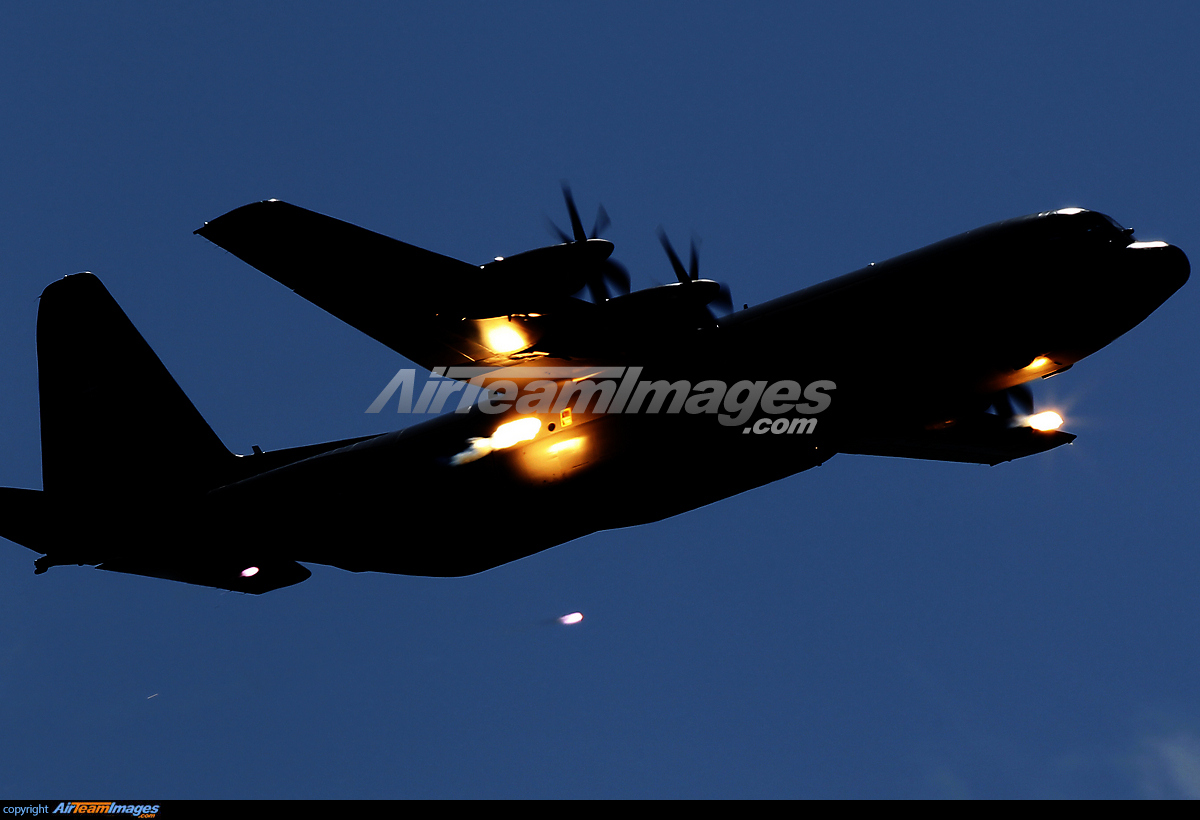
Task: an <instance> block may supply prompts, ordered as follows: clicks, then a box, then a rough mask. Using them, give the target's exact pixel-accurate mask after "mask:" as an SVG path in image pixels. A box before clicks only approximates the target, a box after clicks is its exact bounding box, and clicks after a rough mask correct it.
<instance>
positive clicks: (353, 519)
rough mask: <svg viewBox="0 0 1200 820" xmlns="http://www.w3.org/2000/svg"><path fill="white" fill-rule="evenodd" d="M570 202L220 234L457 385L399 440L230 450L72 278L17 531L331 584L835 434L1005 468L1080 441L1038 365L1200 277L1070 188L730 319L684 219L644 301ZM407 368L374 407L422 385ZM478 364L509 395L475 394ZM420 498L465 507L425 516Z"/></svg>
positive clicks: (74, 545)
mask: <svg viewBox="0 0 1200 820" xmlns="http://www.w3.org/2000/svg"><path fill="white" fill-rule="evenodd" d="M564 195H565V197H566V201H567V209H568V213H569V216H570V221H571V232H570V233H567V232H565V231H562V230H560V229H558V228H557V227H555V228H554V230H555V231H556V233H557V234H558V235H559V238H560V239H561V240H562V242H561V243H560V244H556V245H552V246H548V247H544V248H538V249H536V250H531V251H528V252H525V253H521V254H518V255H516V256H511V257H507V258H497V259H495V260H494V261H491V262H488V263H487V264H484V265H472V264H469V263H466V262H461V261H458V260H456V259H452V258H449V257H446V256H442V255H440V254H436V253H433V252H431V251H427V250H422V249H420V248H416V247H413V246H411V245H407V244H405V243H403V242H399V241H397V240H394V239H390V238H388V237H386V236H382V235H380V234H377V233H373V232H371V231H368V230H366V229H363V228H359V227H356V226H354V225H350V224H348V223H345V222H341V221H339V220H336V219H333V218H330V217H327V216H322V215H320V214H317V213H314V212H312V211H307V210H304V209H302V208H298V207H296V206H294V205H289V204H287V203H284V202H279V201H276V200H269V201H266V202H257V203H253V204H250V205H246V206H244V207H241V208H238V209H236V210H234V211H231V212H230V213H227V214H225V215H224V216H221V217H219V218H217V219H215V220H213V221H211V222H208V223H206V224H205V225H204V226H203V227H202V228H200V229H199V230H198V231H196V233H198V234H199V235H201V236H202V237H204V238H205V239H208V240H209V241H211V242H213V243H214V244H216V245H218V246H220V247H222V248H224V249H225V250H227V251H229V252H231V253H233V254H234V255H236V256H238V257H239V258H241V259H243V260H244V261H246V262H248V263H249V264H250V265H253V266H254V267H256V268H258V269H259V270H261V271H262V272H264V273H266V274H267V275H268V276H270V277H272V278H273V279H276V280H277V281H279V282H281V283H282V284H284V285H286V286H287V287H289V288H291V289H292V290H293V291H295V292H296V293H298V294H300V295H301V296H303V297H304V298H306V299H308V300H310V301H311V302H313V303H314V304H316V305H318V306H320V307H321V308H323V309H325V310H327V311H328V312H330V313H331V314H333V315H334V316H337V317H338V318H340V319H342V320H343V321H345V322H347V323H349V324H350V325H352V326H354V327H356V328H358V329H359V330H361V331H363V332H364V333H366V334H368V335H369V336H371V337H373V338H375V339H377V340H378V341H380V342H382V343H383V344H385V345H387V346H388V347H390V348H392V349H393V350H395V351H396V352H398V353H400V354H401V355H402V356H404V357H406V358H407V359H409V360H411V361H412V362H415V363H416V364H417V365H420V366H421V367H422V368H426V369H429V370H432V371H434V373H435V374H436V375H437V377H438V378H436V379H433V380H431V381H430V382H429V384H433V385H435V387H434V388H429V387H428V384H427V385H426V391H428V393H429V395H426V391H422V395H421V396H420V397H416V398H417V405H418V406H419V405H424V406H426V407H429V406H433V405H436V406H437V407H441V406H443V405H445V403H446V402H447V400H452V401H453V402H455V403H458V408H459V411H458V412H455V411H453V410H449V409H448V408H449V405H446V407H447V412H444V413H442V414H441V415H439V416H436V417H434V418H433V419H431V420H429V421H426V422H423V423H420V424H416V425H413V426H410V427H408V428H405V429H403V430H399V431H397V432H393V433H386V434H382V435H376V436H368V437H364V438H357V439H349V440H344V441H331V442H327V443H323V444H314V445H310V446H305V447H296V448H292V449H285V450H277V451H272V452H261V451H259V450H258V448H255V452H254V453H253V454H251V455H246V456H239V455H234V454H232V453H231V452H229V450H228V449H226V447H225V446H224V445H223V444H222V443H221V441H220V439H219V438H218V437H217V435H216V434H215V433H214V432H213V430H212V429H211V428H210V427H209V426H208V424H207V423H206V422H205V421H204V419H203V418H202V417H201V415H200V414H199V412H198V411H197V410H196V408H195V407H194V406H193V405H192V403H191V402H190V401H189V400H188V398H187V397H186V396H185V395H184V393H183V391H182V390H181V389H180V388H179V386H178V385H177V384H176V382H175V381H174V379H172V377H171V376H170V375H169V374H168V373H167V371H166V369H165V368H164V367H163V365H162V363H161V362H160V361H159V359H158V358H157V356H155V354H154V353H153V351H151V350H150V348H149V346H148V345H147V344H146V342H145V341H144V340H143V339H142V337H141V336H140V334H139V333H138V332H137V330H135V329H134V327H133V325H132V324H131V323H130V321H129V319H128V318H127V317H126V316H125V314H124V313H123V312H122V311H121V309H120V307H118V306H117V304H116V302H115V301H114V300H113V299H112V297H111V296H110V295H109V293H108V291H107V290H105V288H104V286H103V285H102V284H101V283H100V281H99V280H98V279H97V278H96V277H94V276H92V275H91V274H88V273H82V274H75V275H72V276H67V277H65V278H63V279H61V280H59V281H57V282H55V283H54V284H52V285H50V286H49V287H48V288H46V290H45V292H44V293H43V294H42V300H41V305H40V308H39V314H38V330H37V334H38V338H37V342H38V367H39V390H40V404H41V427H42V476H43V489H42V490H28V489H17V488H3V489H0V534H2V535H3V536H4V537H6V538H8V539H10V540H12V541H14V542H16V543H18V544H21V545H23V546H26V547H28V548H30V549H33V550H35V551H37V552H40V553H44V556H43V557H41V558H39V559H37V561H36V562H35V568H36V571H37V572H44V571H45V570H46V569H47V568H49V567H51V566H55V565H60V564H90V565H96V566H98V568H100V569H105V570H112V571H116V572H126V573H134V574H138V575H146V576H152V577H158V578H167V579H172V580H176V581H183V582H185V583H191V584H201V585H206V586H211V587H218V588H222V589H229V590H239V591H244V592H252V593H261V592H266V591H269V590H272V589H277V588H279V587H283V586H287V585H290V584H295V583H298V582H300V581H303V580H304V579H306V578H308V577H309V575H310V574H311V573H310V572H309V570H308V569H307V568H305V567H304V566H302V565H301V563H299V562H301V561H303V562H308V563H317V564H327V565H332V566H336V567H341V568H343V569H347V570H353V571H377V572H391V573H401V574H410V575H429V576H458V575H466V574H471V573H476V572H480V571H482V570H486V569H488V568H491V567H495V566H498V565H500V564H503V563H506V562H509V561H514V560H516V559H518V558H521V557H524V556H527V555H531V554H533V553H536V552H538V551H540V550H544V549H547V548H549V547H552V546H555V545H558V544H562V543H564V542H566V541H570V540H572V539H575V538H579V537H581V536H583V535H586V534H588V533H592V532H596V531H598V530H603V529H612V528H616V527H628V526H635V525H639V524H644V523H647V522H651V521H657V520H660V519H663V518H666V517H669V516H672V515H676V514H678V513H681V512H684V511H687V510H691V509H694V508H696V507H700V506H703V505H706V504H709V503H712V502H714V501H717V500H719V499H722V498H726V497H728V496H731V495H734V494H736V493H740V492H744V491H746V490H749V489H752V488H754V487H758V486H761V485H763V484H766V483H768V482H772V481H775V480H778V479H780V478H784V477H785V476H789V475H792V474H794V473H798V472H801V471H803V470H807V469H809V468H811V467H815V466H817V465H820V464H821V463H823V462H824V461H826V460H828V459H829V458H831V457H832V456H834V455H835V454H837V453H855V454H872V455H886V456H899V457H906V458H920V459H938V460H946V461H959V462H974V463H981V464H993V465H994V464H998V463H1000V462H1003V461H1008V460H1011V459H1014V458H1020V457H1023V456H1028V455H1032V454H1035V453H1040V452H1044V451H1046V450H1049V449H1051V448H1053V447H1058V446H1060V445H1062V444H1066V443H1068V442H1070V441H1072V440H1073V439H1074V438H1075V436H1073V435H1071V434H1069V433H1065V432H1062V431H1059V430H1056V429H1052V428H1053V426H1054V425H1053V424H1050V425H1040V424H1039V425H1037V426H1039V427H1042V426H1047V427H1049V428H1051V429H1034V426H1031V422H1030V421H1029V417H1030V415H1031V414H1032V410H1033V408H1032V400H1031V397H1030V393H1029V390H1028V388H1027V387H1025V386H1024V385H1025V383H1026V382H1029V381H1031V380H1033V379H1036V378H1044V377H1048V376H1051V375H1053V374H1056V373H1061V372H1063V371H1064V370H1066V369H1067V368H1069V367H1071V366H1072V365H1074V364H1075V363H1076V362H1078V361H1080V360H1081V359H1083V358H1085V357H1087V356H1089V355H1091V354H1092V353H1094V352H1096V351H1097V350H1099V349H1100V348H1102V347H1104V346H1105V345H1107V344H1108V343H1109V342H1111V341H1113V340H1114V339H1116V338H1117V337H1119V336H1121V335H1122V334H1123V333H1125V332H1127V331H1128V330H1130V329H1131V328H1133V327H1134V326H1135V325H1137V324H1138V323H1139V322H1141V321H1142V320H1143V319H1145V318H1146V317H1147V316H1149V315H1150V313H1152V312H1153V311H1154V310H1155V309H1156V308H1157V307H1158V306H1159V305H1161V304H1162V303H1163V302H1164V301H1165V300H1166V299H1167V298H1169V297H1170V296H1171V294H1173V293H1174V292H1175V291H1176V290H1177V289H1179V288H1180V287H1181V286H1182V285H1183V284H1184V283H1185V282H1186V281H1187V279H1188V276H1189V272H1190V265H1189V262H1188V259H1187V257H1186V255H1185V254H1184V253H1183V251H1181V250H1180V249H1179V248H1176V247H1174V246H1172V245H1169V244H1167V243H1164V242H1138V241H1135V240H1134V237H1133V232H1132V230H1131V229H1125V228H1122V227H1121V226H1120V225H1118V224H1117V223H1115V222H1114V221H1113V220H1112V219H1110V218H1108V217H1106V216H1104V215H1102V214H1099V213H1096V212H1093V211H1088V210H1083V209H1080V208H1066V209H1061V210H1057V211H1049V212H1044V213H1038V214H1032V215H1029V216H1023V217H1019V218H1016V219H1010V220H1007V221H1004V222H999V223H996V224H993V225H989V226H986V227H983V228H979V229H977V230H973V231H969V232H967V233H965V234H962V235H960V236H956V237H953V238H951V239H947V240H945V241H942V242H939V243H937V244H934V245H930V246H928V247H925V248H922V249H920V250H917V251H913V252H911V253H908V254H905V255H903V256H899V257H896V258H894V259H891V260H888V261H886V262H881V263H878V264H872V265H870V266H868V267H866V268H863V269H862V270H858V271H855V272H853V273H850V274H847V275H845V276H841V277H839V278H836V279H831V280H829V281H827V282H823V283H821V284H818V285H815V286H813V287H809V288H805V289H803V290H800V291H797V292H795V293H792V294H790V295H787V296H783V297H780V298H778V299H775V300H773V301H770V302H766V303H764V304H760V305H755V306H753V307H747V308H746V309H743V310H739V311H735V312H729V313H727V314H725V315H721V312H719V311H714V310H713V308H714V307H723V308H725V309H726V310H727V309H728V308H729V307H731V303H730V300H729V296H728V290H727V289H726V288H725V287H724V286H722V285H720V284H719V283H717V282H714V281H711V280H708V279H703V278H701V277H700V275H699V264H698V260H697V256H696V252H695V246H694V244H693V246H692V248H691V253H690V257H689V263H688V265H686V266H685V265H684V263H683V261H682V260H681V259H680V257H679V256H678V254H677V253H676V252H675V250H674V248H673V246H672V245H671V243H670V242H669V240H668V239H667V237H666V235H665V234H664V233H662V232H661V231H660V240H661V241H662V244H663V247H664V249H665V250H666V252H667V256H668V258H669V260H670V263H671V266H672V269H673V270H674V272H675V275H676V279H677V280H678V281H676V282H674V283H671V284H669V285H663V286H658V287H653V288H649V289H646V290H641V291H636V292H632V293H631V292H629V275H628V273H627V272H626V271H625V269H624V268H623V267H622V266H621V265H619V264H618V263H616V262H615V261H613V260H612V259H611V254H612V251H613V246H612V244H611V243H610V242H608V241H606V240H604V239H601V238H599V234H600V233H602V232H603V231H604V229H605V228H606V227H607V224H608V216H607V214H606V213H605V212H604V211H603V209H601V210H600V213H599V214H598V216H597V219H596V223H595V225H594V227H593V229H592V231H591V232H590V233H588V232H586V231H585V230H584V227H583V223H582V220H581V219H580V217H579V213H578V210H577V208H576V207H575V203H574V200H573V198H572V196H571V193H570V190H569V189H567V188H566V186H565V185H564ZM610 288H612V289H613V290H615V291H617V295H615V296H613V295H611V291H610ZM585 292H586V293H587V294H589V295H590V297H591V299H590V300H588V299H585V298H583V294H584V293H585ZM412 372H415V371H409V373H412ZM404 374H405V371H403V370H402V371H401V373H398V374H397V379H396V380H394V382H393V384H392V385H389V390H390V391H391V392H389V390H385V391H384V393H382V394H381V395H380V399H378V400H377V404H379V405H389V406H390V403H391V402H392V401H396V402H404V401H408V402H410V403H411V402H412V401H413V399H414V396H413V395H411V392H412V388H413V384H412V383H411V381H406V380H405V378H404ZM465 382H470V383H471V385H474V386H476V387H486V388H489V389H491V390H492V391H493V392H492V393H491V394H488V395H485V396H484V400H483V401H482V402H481V403H479V404H472V403H470V402H468V401H465V400H463V401H461V402H460V399H461V398H462V397H463V396H467V395H468V393H469V392H470V391H472V390H474V389H475V387H467V388H464V387H463V385H464V383H465ZM573 391H574V392H573ZM439 396H440V399H439ZM489 396H490V398H489ZM427 399H428V400H427ZM373 408H374V409H376V410H377V409H379V408H378V407H375V406H373ZM418 411H419V408H418ZM497 513H502V514H503V521H500V520H499V519H498V518H497ZM406 516H413V517H419V518H420V519H421V520H423V521H426V522H435V523H439V522H440V523H442V524H447V525H450V526H448V527H446V530H445V534H444V536H443V537H427V536H421V535H416V534H414V533H416V530H414V529H413V528H411V527H398V526H396V522H397V521H399V520H402V519H403V518H404V517H406Z"/></svg>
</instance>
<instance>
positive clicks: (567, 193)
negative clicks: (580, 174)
mask: <svg viewBox="0 0 1200 820" xmlns="http://www.w3.org/2000/svg"><path fill="white" fill-rule="evenodd" d="M562 190H563V199H565V200H566V201H567V213H568V214H570V215H571V232H572V233H573V234H574V235H575V241H576V242H583V241H585V240H586V239H587V238H588V237H587V234H586V233H584V232H583V221H582V220H581V219H580V218H579V209H578V208H576V207H575V197H573V196H571V186H570V185H568V184H567V183H566V182H565V181H564V182H563V184H562Z"/></svg>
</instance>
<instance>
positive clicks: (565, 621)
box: [558, 612, 583, 626]
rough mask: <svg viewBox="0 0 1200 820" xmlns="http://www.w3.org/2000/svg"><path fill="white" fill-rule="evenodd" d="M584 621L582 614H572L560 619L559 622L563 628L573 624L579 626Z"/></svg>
mask: <svg viewBox="0 0 1200 820" xmlns="http://www.w3.org/2000/svg"><path fill="white" fill-rule="evenodd" d="M582 620H583V613H582V612H572V613H571V614H570V615H563V616H562V617H561V618H559V619H558V622H559V623H560V624H562V625H563V626H570V625H571V624H577V623H579V622H580V621H582Z"/></svg>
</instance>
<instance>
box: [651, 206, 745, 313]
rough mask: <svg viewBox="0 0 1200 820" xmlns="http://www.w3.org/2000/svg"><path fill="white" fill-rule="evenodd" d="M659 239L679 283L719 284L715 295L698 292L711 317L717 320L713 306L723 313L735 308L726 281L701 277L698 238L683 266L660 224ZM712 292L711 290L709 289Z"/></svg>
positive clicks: (687, 284) (687, 285) (685, 284)
mask: <svg viewBox="0 0 1200 820" xmlns="http://www.w3.org/2000/svg"><path fill="white" fill-rule="evenodd" d="M658 241H659V242H661V243H662V246H663V250H664V251H666V252H667V258H668V259H670V260H671V269H672V270H674V271H675V278H676V279H678V280H679V284H680V285H683V286H684V287H697V286H698V285H699V283H701V282H706V283H709V284H710V285H716V286H717V292H716V294H715V295H713V296H707V293H697V294H696V296H697V297H698V298H701V299H704V300H705V301H704V304H705V305H706V306H707V308H706V309H707V312H708V315H709V317H710V318H711V319H712V320H713V321H714V322H715V321H716V316H714V315H713V313H712V308H713V307H717V308H720V309H721V310H722V312H723V313H729V312H730V311H732V310H733V295H732V294H731V293H730V291H729V285H727V284H725V283H724V282H719V283H718V282H713V281H712V280H710V279H701V278H700V256H699V254H698V253H697V250H696V240H695V239H693V240H692V243H691V248H690V252H689V254H688V266H687V267H686V268H685V267H684V266H683V260H681V259H680V258H679V254H677V253H675V248H674V246H672V245H671V240H670V239H668V238H667V232H666V231H665V230H663V229H662V227H661V226H660V227H659V229H658ZM708 292H709V293H711V290H710V291H708Z"/></svg>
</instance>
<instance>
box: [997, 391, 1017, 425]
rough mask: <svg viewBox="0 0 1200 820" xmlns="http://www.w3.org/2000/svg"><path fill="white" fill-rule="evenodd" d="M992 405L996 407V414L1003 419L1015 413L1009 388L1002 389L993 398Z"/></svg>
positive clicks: (1009, 417)
mask: <svg viewBox="0 0 1200 820" xmlns="http://www.w3.org/2000/svg"><path fill="white" fill-rule="evenodd" d="M992 407H994V408H996V415H997V416H999V417H1000V418H1002V419H1011V418H1012V417H1013V415H1014V413H1013V406H1012V399H1011V398H1010V397H1009V395H1008V391H1007V390H1001V391H1000V392H999V393H997V394H996V395H995V396H994V397H993V398H992Z"/></svg>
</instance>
